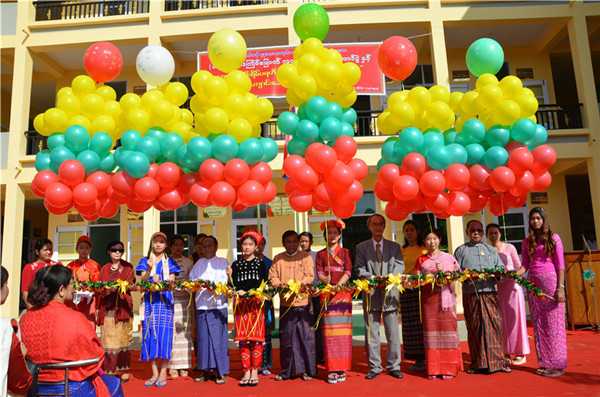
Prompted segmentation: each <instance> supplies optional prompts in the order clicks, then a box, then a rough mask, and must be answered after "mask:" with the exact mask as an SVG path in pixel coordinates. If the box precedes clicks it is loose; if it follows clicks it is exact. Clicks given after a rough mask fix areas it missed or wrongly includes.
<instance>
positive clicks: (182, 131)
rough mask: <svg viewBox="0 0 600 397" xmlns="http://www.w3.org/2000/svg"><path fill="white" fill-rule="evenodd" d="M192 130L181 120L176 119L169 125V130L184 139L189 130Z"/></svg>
mask: <svg viewBox="0 0 600 397" xmlns="http://www.w3.org/2000/svg"><path fill="white" fill-rule="evenodd" d="M191 130H192V126H191V125H189V124H188V123H185V122H183V121H178V122H177V123H175V124H174V125H173V127H171V130H170V131H171V132H175V133H177V134H179V135H181V137H182V138H183V139H184V140H185V137H186V136H187V135H189V132H190V131H191Z"/></svg>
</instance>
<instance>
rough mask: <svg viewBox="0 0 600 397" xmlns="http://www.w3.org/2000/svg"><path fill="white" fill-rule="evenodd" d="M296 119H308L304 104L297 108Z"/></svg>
mask: <svg viewBox="0 0 600 397" xmlns="http://www.w3.org/2000/svg"><path fill="white" fill-rule="evenodd" d="M298 117H300V120H304V119H307V118H308V114H306V102H304V103H303V104H302V105H300V106H298Z"/></svg>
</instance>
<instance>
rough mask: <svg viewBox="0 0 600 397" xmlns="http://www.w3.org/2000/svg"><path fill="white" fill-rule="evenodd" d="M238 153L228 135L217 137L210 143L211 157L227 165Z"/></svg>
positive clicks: (236, 147) (232, 139) (231, 138)
mask: <svg viewBox="0 0 600 397" xmlns="http://www.w3.org/2000/svg"><path fill="white" fill-rule="evenodd" d="M237 153H238V144H237V142H236V141H235V139H234V138H233V137H231V136H230V135H219V136H218V137H217V138H216V139H215V140H214V141H213V143H212V156H213V157H214V158H215V159H217V160H219V161H221V162H223V163H227V162H228V161H229V160H231V159H233V158H235V157H236V156H237Z"/></svg>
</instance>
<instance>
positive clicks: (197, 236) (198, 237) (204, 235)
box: [194, 233, 208, 245]
mask: <svg viewBox="0 0 600 397" xmlns="http://www.w3.org/2000/svg"><path fill="white" fill-rule="evenodd" d="M206 237H208V236H207V235H206V233H200V234H197V235H196V237H194V245H196V244H198V240H200V239H201V238H206Z"/></svg>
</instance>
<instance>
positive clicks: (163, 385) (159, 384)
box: [156, 379, 167, 387]
mask: <svg viewBox="0 0 600 397" xmlns="http://www.w3.org/2000/svg"><path fill="white" fill-rule="evenodd" d="M166 385H167V380H166V379H164V380H159V381H158V382H156V387H165V386H166Z"/></svg>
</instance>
